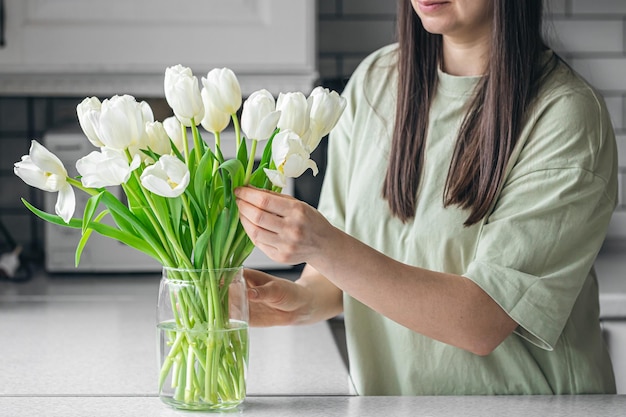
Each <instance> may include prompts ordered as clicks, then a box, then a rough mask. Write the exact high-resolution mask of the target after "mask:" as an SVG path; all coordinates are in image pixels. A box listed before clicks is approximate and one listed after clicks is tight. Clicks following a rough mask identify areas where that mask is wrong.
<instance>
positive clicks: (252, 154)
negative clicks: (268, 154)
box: [243, 139, 257, 185]
mask: <svg viewBox="0 0 626 417" xmlns="http://www.w3.org/2000/svg"><path fill="white" fill-rule="evenodd" d="M256 145H257V140H256V139H253V140H252V147H251V148H250V158H249V159H248V166H247V167H246V176H245V179H244V181H243V185H248V184H249V183H250V176H251V175H252V167H253V166H254V157H255V154H256Z"/></svg>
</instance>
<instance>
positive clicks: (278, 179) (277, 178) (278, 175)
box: [263, 168, 287, 188]
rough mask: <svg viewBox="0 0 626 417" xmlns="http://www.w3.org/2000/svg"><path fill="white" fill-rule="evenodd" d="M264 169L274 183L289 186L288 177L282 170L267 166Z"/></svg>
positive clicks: (279, 185) (278, 185) (282, 186)
mask: <svg viewBox="0 0 626 417" xmlns="http://www.w3.org/2000/svg"><path fill="white" fill-rule="evenodd" d="M263 171H265V175H267V178H268V179H269V180H270V181H271V183H272V184H274V185H275V186H277V187H280V188H285V187H287V179H286V178H285V175H283V173H282V172H280V171H276V170H274V169H267V168H263Z"/></svg>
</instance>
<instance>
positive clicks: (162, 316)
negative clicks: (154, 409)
mask: <svg viewBox="0 0 626 417" xmlns="http://www.w3.org/2000/svg"><path fill="white" fill-rule="evenodd" d="M157 329H158V347H157V348H158V350H157V352H158V357H159V397H160V398H161V401H163V402H164V403H166V404H168V405H170V406H172V407H174V408H178V409H185V410H205V411H206V410H215V411H219V410H228V409H232V408H235V407H237V406H238V405H239V404H241V403H242V402H243V400H244V399H245V396H246V372H247V365H248V298H247V292H246V284H245V281H244V279H243V268H242V267H239V268H231V269H219V270H213V269H201V270H194V269H179V268H168V267H164V268H163V276H162V278H161V283H160V287H159V296H158V306H157Z"/></svg>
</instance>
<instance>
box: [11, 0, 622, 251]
mask: <svg viewBox="0 0 626 417" xmlns="http://www.w3.org/2000/svg"><path fill="white" fill-rule="evenodd" d="M395 8H396V2H394V1H389V0H387V1H380V0H318V14H319V18H318V30H319V38H318V42H319V46H318V47H319V71H320V75H321V83H322V84H324V85H327V86H329V87H333V88H337V89H341V87H342V85H343V83H344V82H345V80H347V78H348V77H349V76H350V74H351V73H352V71H353V70H354V68H355V67H356V65H358V63H359V62H360V61H361V59H363V57H365V56H366V55H367V54H369V53H370V52H371V51H373V50H375V49H376V48H378V47H380V46H383V45H385V44H388V43H391V42H393V40H394V36H395V33H394V30H395ZM547 8H548V13H547V17H548V19H547V20H548V23H547V33H548V34H549V39H550V40H551V42H552V43H553V44H554V47H555V49H556V50H557V51H558V52H559V53H560V54H561V55H562V56H563V57H564V58H565V59H566V60H567V61H568V62H569V63H570V64H571V65H572V66H573V67H574V68H575V69H576V70H577V71H579V72H580V73H581V74H582V75H584V76H585V77H586V78H587V79H588V80H589V81H590V82H591V83H592V84H593V85H595V86H596V87H597V88H598V89H599V91H600V92H601V93H602V94H603V96H604V97H605V99H606V103H607V106H608V108H609V111H610V112H611V116H612V119H613V123H614V126H615V130H616V134H617V140H618V146H619V161H620V166H621V168H620V187H621V191H620V206H619V207H618V210H617V211H616V213H615V215H614V218H613V220H614V221H613V222H612V224H611V228H610V231H609V237H610V238H626V52H625V51H626V49H625V48H626V45H625V43H626V27H625V23H624V22H625V21H626V2H625V1H623V0H548V1H547ZM78 102H79V98H49V97H29V98H25V97H0V220H1V221H2V222H3V224H5V225H6V226H7V228H8V229H9V231H10V232H11V234H12V235H13V236H14V238H15V239H16V240H18V241H19V242H20V243H22V244H24V245H26V249H27V251H28V252H29V253H30V254H31V255H32V256H33V257H39V256H40V255H41V245H40V242H41V240H42V239H41V237H42V236H41V229H42V228H41V222H39V221H38V220H36V219H35V217H34V216H32V215H31V214H30V213H28V212H26V211H25V209H24V207H23V206H22V205H21V203H20V202H19V200H18V196H27V197H28V198H29V199H30V200H31V201H33V202H35V203H36V204H37V203H39V202H41V193H40V192H38V191H35V190H33V189H31V188H29V187H27V186H26V185H25V184H23V183H22V182H21V180H19V179H18V178H17V177H15V176H14V175H13V172H12V165H13V163H14V162H15V161H17V160H18V159H19V158H20V156H21V155H23V154H25V153H26V152H27V150H28V146H29V142H30V139H31V138H37V139H40V138H41V137H42V135H43V132H45V131H46V129H48V128H49V127H52V126H57V125H62V124H65V123H76V116H75V106H76V104H77V103H78ZM315 158H316V160H318V161H320V165H321V166H323V159H324V156H323V148H322V149H320V151H319V152H318V153H317V155H315ZM320 180H321V175H320V176H318V178H312V177H310V176H305V177H303V178H302V179H301V180H299V182H298V190H297V194H298V195H299V197H301V198H303V199H305V200H307V201H309V202H310V203H312V204H315V203H316V201H317V200H316V198H317V192H318V191H319V185H320ZM2 242H3V239H2V237H1V235H0V249H2Z"/></svg>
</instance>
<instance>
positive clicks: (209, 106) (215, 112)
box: [200, 88, 230, 133]
mask: <svg viewBox="0 0 626 417" xmlns="http://www.w3.org/2000/svg"><path fill="white" fill-rule="evenodd" d="M201 95H202V103H203V104H204V117H203V118H202V121H201V122H200V123H201V124H202V127H204V128H205V129H206V130H207V132H212V133H220V132H221V131H222V130H224V129H226V126H228V122H230V114H229V113H226V112H224V111H222V110H220V109H219V108H218V107H217V106H216V105H215V103H214V102H213V101H212V99H211V97H210V94H209V91H208V90H207V89H206V88H203V89H202V92H201Z"/></svg>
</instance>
